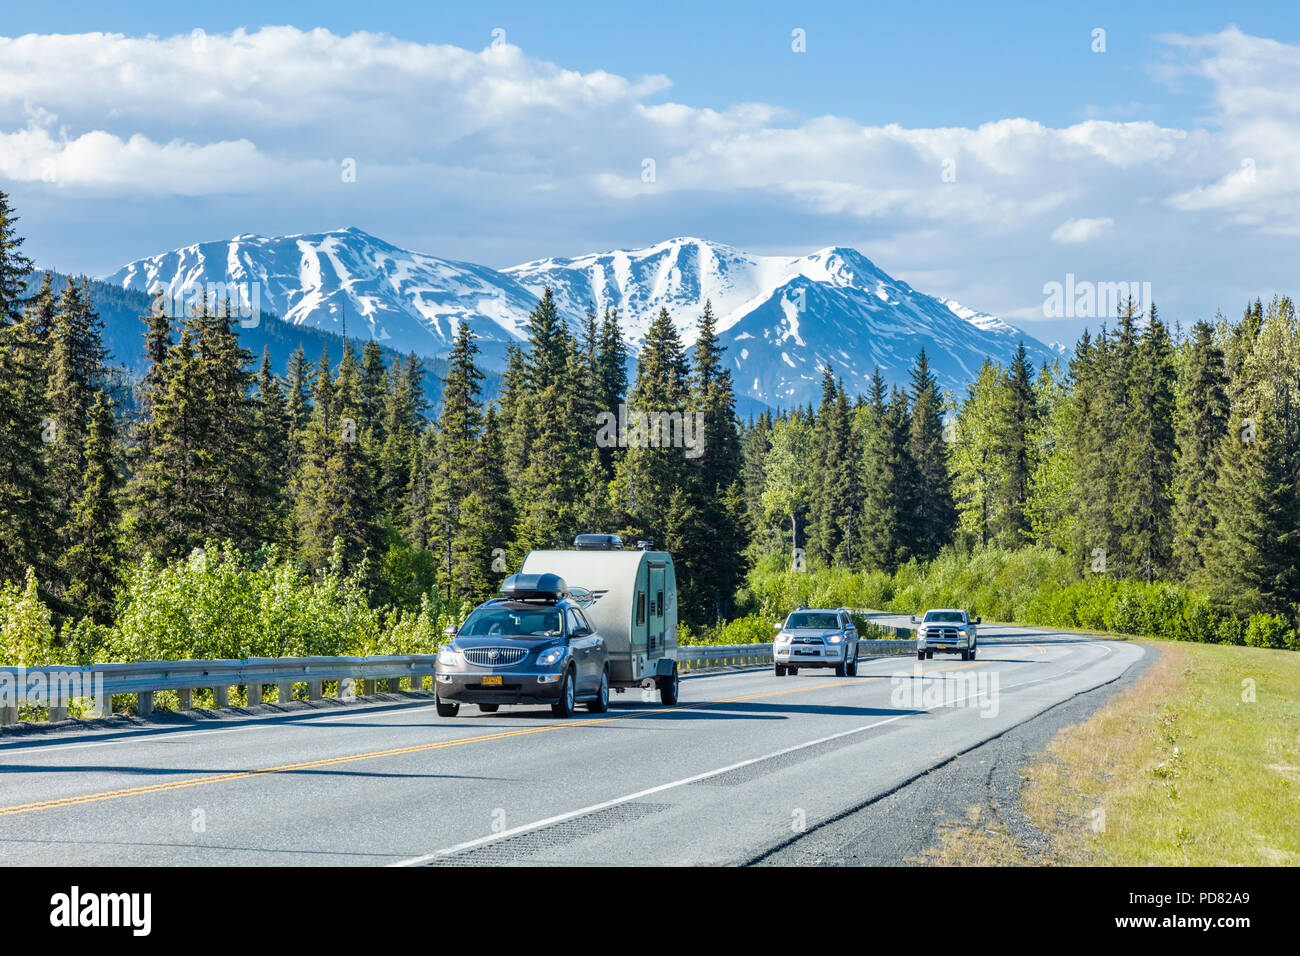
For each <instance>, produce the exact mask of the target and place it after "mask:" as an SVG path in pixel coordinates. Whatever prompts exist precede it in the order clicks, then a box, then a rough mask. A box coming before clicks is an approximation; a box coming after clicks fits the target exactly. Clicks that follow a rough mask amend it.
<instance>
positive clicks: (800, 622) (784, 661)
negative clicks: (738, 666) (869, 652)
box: [772, 607, 858, 677]
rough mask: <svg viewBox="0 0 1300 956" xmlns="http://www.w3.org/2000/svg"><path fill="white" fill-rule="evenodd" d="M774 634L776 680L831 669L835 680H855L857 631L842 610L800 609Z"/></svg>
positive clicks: (847, 613) (773, 657)
mask: <svg viewBox="0 0 1300 956" xmlns="http://www.w3.org/2000/svg"><path fill="white" fill-rule="evenodd" d="M776 630H777V635H776V640H775V641H774V642H773V643H772V660H773V661H774V662H775V664H776V676H777V677H784V676H786V674H790V675H794V674H797V673H799V668H801V667H833V668H835V676H836V677H845V676H848V677H856V676H858V629H857V628H856V627H855V626H854V624H853V618H852V617H850V616H849V612H848V611H846V610H844V608H842V607H841V608H824V607H822V608H817V607H815V608H807V607H801V608H799V609H798V610H797V611H791V612H790V616H789V617H787V618H786V619H785V623H784V624H777V625H776Z"/></svg>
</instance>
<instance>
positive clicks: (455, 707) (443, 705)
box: [434, 697, 460, 717]
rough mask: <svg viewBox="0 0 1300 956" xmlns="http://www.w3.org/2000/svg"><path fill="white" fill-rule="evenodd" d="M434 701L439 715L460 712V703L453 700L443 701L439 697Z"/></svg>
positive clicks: (452, 715)
mask: <svg viewBox="0 0 1300 956" xmlns="http://www.w3.org/2000/svg"><path fill="white" fill-rule="evenodd" d="M434 703H436V704H437V707H438V716H439V717H455V716H456V715H457V714H459V713H460V704H458V703H456V702H455V701H445V700H443V699H442V698H441V697H439V698H437V699H436V700H435V701H434Z"/></svg>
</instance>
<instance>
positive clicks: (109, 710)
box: [91, 691, 113, 717]
mask: <svg viewBox="0 0 1300 956" xmlns="http://www.w3.org/2000/svg"><path fill="white" fill-rule="evenodd" d="M91 713H93V714H94V715H95V716H96V717H112V716H113V695H112V694H109V693H105V692H103V691H101V692H100V695H99V696H98V697H96V698H95V706H94V709H93V710H92V711H91Z"/></svg>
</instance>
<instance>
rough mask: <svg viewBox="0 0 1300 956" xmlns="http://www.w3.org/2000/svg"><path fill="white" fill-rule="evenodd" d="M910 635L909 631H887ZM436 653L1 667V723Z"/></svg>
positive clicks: (887, 645)
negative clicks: (33, 708)
mask: <svg viewBox="0 0 1300 956" xmlns="http://www.w3.org/2000/svg"><path fill="white" fill-rule="evenodd" d="M892 629H893V630H895V631H896V632H898V633H906V634H910V633H911V631H910V630H909V629H907V628H892ZM915 651H916V641H915V640H862V641H859V642H858V656H859V657H862V656H863V655H864V653H865V655H866V656H868V657H871V656H884V655H892V654H903V653H915ZM677 658H678V661H679V662H681V665H682V666H683V669H684V670H699V669H700V668H703V667H718V666H732V665H746V664H763V663H771V661H772V645H771V643H770V642H769V643H765V644H730V645H719V644H692V645H684V646H680V647H678V649H677ZM436 660H437V655H435V654H410V655H401V656H392V657H264V658H251V659H249V660H243V661H228V660H211V661H141V662H139V663H131V664H94V665H89V666H85V667H11V666H0V725H5V724H13V723H16V722H17V720H18V713H19V708H20V707H21V706H22V705H23V704H24V703H35V704H48V705H49V711H48V715H49V716H48V719H49V720H51V721H55V720H65V719H66V718H67V716H68V704H69V703H70V702H71V701H72V700H76V699H82V700H91V701H92V702H93V703H92V706H91V715H92V716H95V717H107V716H109V715H111V714H112V713H113V695H114V694H134V695H136V699H137V706H136V712H137V713H138V714H139V715H140V716H142V717H144V716H148V715H149V714H151V713H153V709H154V701H153V695H154V694H155V693H158V692H160V691H176V693H177V697H178V698H179V704H180V709H181V710H190V709H191V708H192V706H193V695H194V690H195V689H210V690H211V691H212V696H213V702H214V703H215V705H216V706H217V707H228V706H230V688H231V687H235V686H243V687H246V688H247V690H248V700H250V701H256V702H259V703H260V702H262V698H263V688H264V687H266V686H268V685H269V686H273V687H275V688H277V691H276V702H277V703H287V702H289V701H291V700H294V699H296V698H295V693H294V686H295V685H297V684H306V685H307V697H308V699H310V700H320V699H322V698H323V697H324V696H325V694H324V685H325V684H326V683H327V682H337V684H338V697H339V699H341V700H351V699H353V698H355V697H356V696H357V686H356V683H357V681H358V680H359V681H361V683H362V688H361V693H362V694H363V695H369V694H373V693H375V691H376V689H377V684H378V682H379V681H381V680H382V681H387V682H388V684H387V689H388V690H389V691H393V690H398V689H400V688H401V686H402V681H407V682H408V686H409V687H410V689H411V690H422V689H423V688H424V679H425V678H426V677H428V678H432V677H433V673H434V663H435V661H436Z"/></svg>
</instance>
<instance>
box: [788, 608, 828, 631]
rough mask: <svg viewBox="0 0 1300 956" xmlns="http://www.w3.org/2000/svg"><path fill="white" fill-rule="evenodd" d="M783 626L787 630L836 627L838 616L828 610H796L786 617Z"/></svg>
mask: <svg viewBox="0 0 1300 956" xmlns="http://www.w3.org/2000/svg"><path fill="white" fill-rule="evenodd" d="M785 626H786V628H787V629H788V630H802V629H804V628H814V627H815V628H837V627H839V626H840V616H839V615H838V614H835V613H833V612H830V611H827V612H823V613H817V612H815V611H796V612H795V613H793V614H791V615H790V616H789V617H788V618H787V619H786V622H785Z"/></svg>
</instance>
